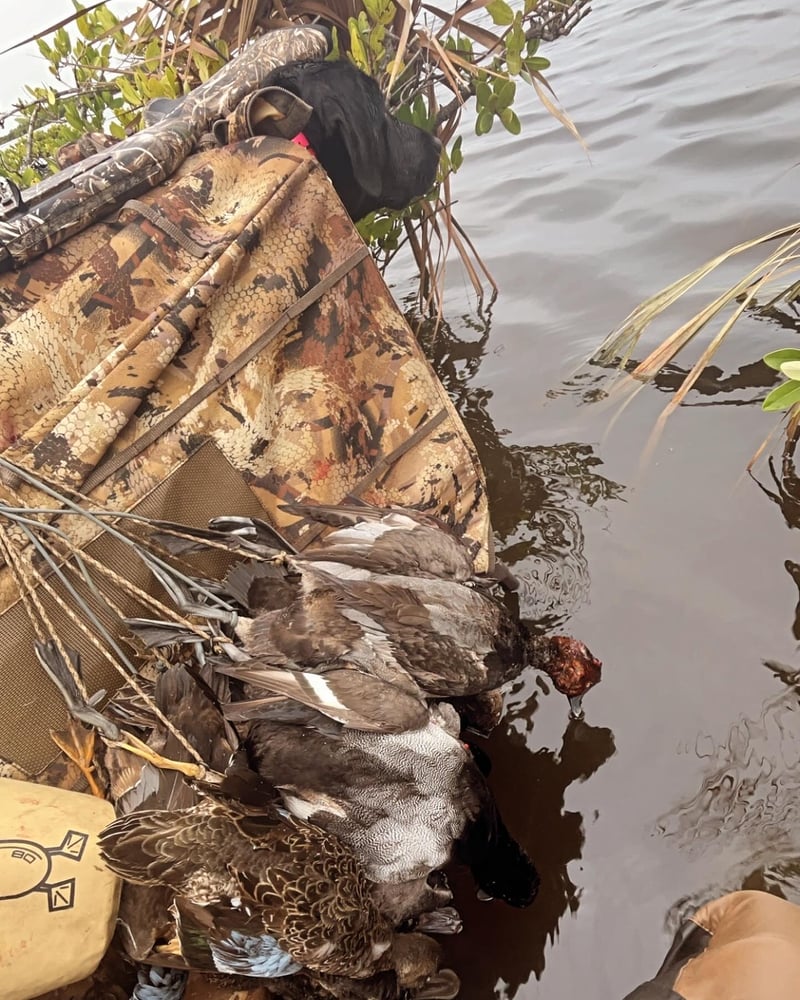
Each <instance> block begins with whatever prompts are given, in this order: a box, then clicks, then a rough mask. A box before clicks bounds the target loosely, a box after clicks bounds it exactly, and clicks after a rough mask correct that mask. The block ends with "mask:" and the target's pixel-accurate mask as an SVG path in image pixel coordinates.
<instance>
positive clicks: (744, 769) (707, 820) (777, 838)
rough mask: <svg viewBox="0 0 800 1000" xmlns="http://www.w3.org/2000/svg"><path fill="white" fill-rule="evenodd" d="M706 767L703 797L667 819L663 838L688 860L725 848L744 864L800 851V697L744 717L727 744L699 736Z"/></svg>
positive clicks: (789, 695)
mask: <svg viewBox="0 0 800 1000" xmlns="http://www.w3.org/2000/svg"><path fill="white" fill-rule="evenodd" d="M695 753H696V755H697V756H698V757H699V758H700V759H702V760H705V761H707V764H706V768H705V771H706V774H705V777H704V779H703V781H702V784H701V787H700V789H699V791H697V792H696V793H695V794H694V795H692V796H691V797H690V798H688V799H686V800H685V801H683V802H681V803H679V804H678V805H677V806H676V807H674V808H673V809H671V810H670V811H669V812H668V813H666V814H665V815H664V816H662V817H661V818H660V819H659V821H658V823H657V826H656V829H657V831H658V833H659V834H661V835H663V836H665V837H674V838H676V839H677V841H678V843H679V845H680V847H681V849H682V850H683V851H684V852H686V853H687V854H692V853H697V852H703V851H707V850H708V849H709V848H713V847H714V846H715V844H717V843H722V844H724V845H725V846H726V848H727V849H731V847H734V848H735V849H736V853H737V854H738V855H739V856H740V857H741V858H742V859H747V858H757V857H770V856H772V857H775V856H780V855H781V854H782V853H785V852H786V851H789V850H796V851H798V853H800V699H799V698H798V693H797V691H795V690H792V691H790V692H788V693H786V694H784V695H781V696H779V697H776V698H773V699H771V700H770V701H767V702H766V703H765V704H764V705H763V706H762V710H761V713H760V715H759V716H758V718H755V719H754V718H741V719H740V720H739V721H738V722H736V723H735V724H734V725H732V726H731V728H730V730H729V732H728V735H727V737H726V739H725V740H724V742H723V743H722V744H721V745H717V744H716V741H715V740H714V739H713V737H711V736H710V735H707V734H704V735H702V734H701V735H700V736H698V738H697V742H696V745H695Z"/></svg>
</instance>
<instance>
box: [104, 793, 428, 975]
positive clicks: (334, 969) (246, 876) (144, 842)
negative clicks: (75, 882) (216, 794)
mask: <svg viewBox="0 0 800 1000" xmlns="http://www.w3.org/2000/svg"><path fill="white" fill-rule="evenodd" d="M99 843H100V849H101V853H102V856H103V858H104V860H105V862H106V864H108V865H109V867H110V868H112V870H113V871H115V872H116V873H117V874H118V875H120V876H121V877H122V878H124V879H126V880H127V881H130V882H135V883H137V884H140V885H149V886H165V887H167V888H169V889H170V890H171V892H172V893H173V901H172V905H171V909H172V912H173V914H174V915H175V919H176V937H177V941H178V945H179V948H180V955H181V957H182V958H183V959H184V960H185V961H186V962H187V964H188V965H189V966H190V967H194V968H198V967H199V968H203V967H204V964H203V963H205V967H208V968H211V969H216V971H218V972H225V973H229V974H239V975H242V974H245V975H250V976H258V977H263V978H274V977H278V976H285V975H291V974H292V973H294V972H297V971H299V970H300V969H301V968H308V969H311V970H312V971H315V972H321V973H325V974H330V975H336V976H347V977H349V978H353V979H362V978H366V977H369V976H372V975H375V974H376V973H378V972H381V971H383V970H384V969H387V968H389V969H391V968H396V966H397V964H400V965H403V966H405V965H408V966H409V969H408V971H407V973H405V974H404V976H403V981H400V982H399V985H400V986H401V987H402V988H413V987H414V986H415V985H421V984H424V983H425V982H427V981H428V980H429V979H430V977H431V976H432V975H434V974H435V973H436V971H437V965H438V948H437V946H436V944H435V942H433V941H431V940H430V939H428V938H425V937H422V936H420V935H413V934H409V935H405V934H395V933H394V931H393V928H392V927H391V926H390V925H389V923H388V921H387V920H386V919H385V918H384V917H383V916H382V915H381V914H380V913H379V912H378V910H377V908H376V906H375V904H374V902H373V900H372V897H371V892H370V884H369V882H368V880H367V878H366V876H365V874H364V871H363V869H362V868H361V866H360V865H359V864H358V862H357V861H356V859H355V858H354V857H353V854H352V853H351V852H350V851H349V850H348V849H347V848H346V847H345V846H344V845H343V844H341V843H340V842H339V841H338V840H337V839H336V838H335V837H333V836H331V835H330V834H327V833H326V832H325V831H324V830H322V829H320V828H319V827H316V826H312V825H310V824H307V823H302V822H300V821H298V820H296V819H294V818H292V817H290V816H283V815H280V813H279V812H277V811H268V812H262V813H257V812H254V811H248V810H242V809H236V808H234V807H232V806H231V805H229V804H227V803H222V802H214V801H210V800H207V799H206V800H203V801H201V802H199V803H197V805H195V806H193V807H190V808H189V809H181V810H140V811H136V812H133V813H130V814H129V815H127V816H123V817H121V818H119V819H117V820H115V821H114V822H113V823H111V824H110V825H109V826H108V827H107V828H106V829H105V830H104V831H103V833H102V834H101V836H100V838H99ZM209 958H210V959H211V961H210V962H209V961H208V959H209ZM415 959H416V960H415Z"/></svg>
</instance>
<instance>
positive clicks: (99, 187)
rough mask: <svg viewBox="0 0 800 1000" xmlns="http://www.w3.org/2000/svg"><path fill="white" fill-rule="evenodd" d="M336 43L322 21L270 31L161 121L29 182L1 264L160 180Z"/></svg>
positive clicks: (0, 231) (2, 243) (29, 254)
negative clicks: (268, 89)
mask: <svg viewBox="0 0 800 1000" xmlns="http://www.w3.org/2000/svg"><path fill="white" fill-rule="evenodd" d="M329 44H330V38H329V36H328V34H327V32H325V31H323V30H321V29H319V28H312V27H297V28H279V29H276V30H274V31H270V32H269V33H268V34H266V35H264V36H263V37H262V38H260V39H258V40H257V41H256V42H254V43H253V44H252V45H251V46H249V47H248V48H247V49H245V51H244V52H242V53H241V54H240V55H239V56H237V58H236V59H234V60H232V61H231V62H230V63H228V65H227V66H225V67H224V68H223V69H222V70H220V72H219V73H216V74H215V75H214V76H213V77H211V79H210V80H208V82H207V83H205V84H203V85H202V86H200V87H198V88H197V89H196V90H194V91H192V93H190V94H188V95H187V96H186V97H185V98H184V100H183V101H182V102H181V103H180V105H179V106H178V107H176V108H175V110H174V111H172V112H171V113H170V114H169V115H167V116H166V117H165V118H163V119H162V120H161V121H159V122H157V123H156V124H154V125H151V126H150V127H149V128H147V129H144V130H143V131H141V132H139V133H137V134H136V135H132V136H129V137H128V138H127V139H123V140H122V141H121V142H119V143H117V144H115V145H114V146H112V147H111V148H110V149H106V150H102V151H101V152H99V153H97V154H96V155H94V156H89V157H87V158H86V159H83V160H81V161H79V162H78V163H76V164H74V165H72V166H70V167H67V168H66V169H65V170H61V171H60V172H59V173H57V174H54V175H53V176H52V177H48V178H46V179H45V180H43V181H42V182H41V183H39V184H37V185H35V186H34V187H32V188H29V189H28V190H27V191H25V193H24V205H23V209H22V210H21V211H18V212H15V213H13V214H12V215H6V216H5V217H3V218H0V270H7V269H9V268H10V267H21V266H23V265H24V264H26V263H27V262H28V261H30V260H32V259H33V258H34V257H36V256H38V255H39V254H41V253H43V252H44V251H45V250H47V249H49V248H51V247H54V246H56V245H57V244H59V243H61V242H63V241H64V240H65V239H67V238H68V237H69V236H70V235H72V234H73V233H76V232H79V231H81V230H82V229H85V228H86V226H87V225H89V224H90V223H92V222H95V221H97V220H98V219H100V218H102V217H103V216H105V215H107V214H108V213H109V212H111V211H113V210H114V209H116V208H119V206H120V205H121V204H123V202H125V201H127V200H128V199H130V198H135V197H137V196H138V195H139V194H141V193H142V192H144V191H147V190H149V189H150V188H152V187H154V186H155V185H157V184H160V183H161V182H162V181H163V180H164V179H165V178H167V177H170V176H171V175H172V174H173V173H174V171H175V170H176V169H177V168H178V166H180V164H181V163H182V162H183V161H184V160H185V159H186V157H187V156H188V155H189V153H190V152H192V150H193V149H195V148H196V146H197V143H198V141H199V140H200V139H201V138H202V137H203V136H204V135H205V134H207V133H208V132H210V130H211V127H212V125H213V124H214V123H215V122H216V121H217V120H218V119H221V118H225V117H226V116H227V115H228V114H230V113H231V112H232V111H233V110H234V109H235V108H236V107H237V105H238V104H239V103H240V102H241V101H242V100H243V99H244V98H245V97H247V96H248V95H249V94H251V93H252V92H253V91H255V90H258V88H259V85H260V83H261V81H262V80H263V79H264V78H265V77H266V76H267V74H268V73H269V72H270V71H271V70H273V69H275V68H276V67H277V66H281V65H283V64H284V63H286V62H289V61H291V60H294V59H315V58H322V57H324V56H325V54H326V53H327V51H328V47H329Z"/></svg>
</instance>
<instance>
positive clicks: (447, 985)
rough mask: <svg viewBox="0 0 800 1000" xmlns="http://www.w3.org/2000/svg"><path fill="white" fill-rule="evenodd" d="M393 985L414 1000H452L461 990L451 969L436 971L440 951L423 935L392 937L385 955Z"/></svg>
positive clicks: (398, 935) (432, 941)
mask: <svg viewBox="0 0 800 1000" xmlns="http://www.w3.org/2000/svg"><path fill="white" fill-rule="evenodd" d="M388 959H389V964H390V966H391V968H392V969H393V970H394V973H395V975H396V976H397V985H398V987H400V989H401V990H405V991H407V995H409V996H410V997H413V998H414V1000H453V998H454V997H457V996H458V991H459V989H460V987H461V983H460V981H459V978H458V976H457V975H456V974H455V973H454V972H453V971H452V970H451V969H440V968H439V962H440V960H441V948H440V947H439V945H438V944H437V942H436V941H434V940H433V938H430V937H428V936H427V935H426V934H395V936H394V941H393V943H392V947H391V949H390V951H389V953H388Z"/></svg>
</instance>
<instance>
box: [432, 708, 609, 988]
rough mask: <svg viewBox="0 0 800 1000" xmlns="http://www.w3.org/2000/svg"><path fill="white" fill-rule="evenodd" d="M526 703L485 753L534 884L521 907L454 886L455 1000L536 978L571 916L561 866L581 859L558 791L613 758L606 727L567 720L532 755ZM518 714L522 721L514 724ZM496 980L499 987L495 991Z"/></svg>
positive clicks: (579, 837) (575, 817) (573, 893)
mask: <svg viewBox="0 0 800 1000" xmlns="http://www.w3.org/2000/svg"><path fill="white" fill-rule="evenodd" d="M533 707H534V706H532V705H530V704H529V705H528V706H526V708H525V709H524V710H523V711H522V712H518V713H515V714H514V715H513V716H510V717H509V720H508V722H509V725H507V726H504V727H502V728H501V731H500V732H498V733H497V734H495V735H494V736H493V737H492V738H491V740H489V741H488V750H489V754H490V756H491V759H492V763H493V771H492V774H491V776H490V783H492V784H493V786H494V785H495V784H496V783H497V784H499V783H500V782H499V781H496V780H495V779H498V778H499V779H500V780H501V781H502V785H503V787H501V788H498V789H497V793H498V799H499V802H500V806H501V809H502V812H503V816H504V819H505V820H506V822H507V824H508V826H509V829H511V830H513V831H514V835H515V836H516V837H517V838H518V839H519V841H520V843H522V844H523V845H524V846H525V849H526V850H527V851H528V852H529V853H530V855H531V857H532V858H533V859H534V861H535V862H536V867H537V868H538V869H539V873H540V875H541V878H542V883H541V887H540V889H539V895H538V896H537V898H536V901H535V903H534V904H533V906H531V907H530V908H529V909H527V910H513V909H511V907H508V906H505V905H504V904H502V903H498V902H493V903H490V904H486V903H478V902H477V901H476V900H475V898H474V893H470V891H469V887H468V885H466V884H464V885H461V884H459V885H457V887H456V891H457V897H456V898H457V900H458V902H459V910H460V911H461V912H462V915H463V917H464V923H465V931H464V933H463V934H462V935H461V937H460V938H456V939H453V940H452V941H451V942H448V955H447V958H448V962H451V963H455V967H456V968H459V969H464V968H468V969H469V970H470V973H469V978H468V979H466V980H465V982H464V986H463V989H462V992H461V993H460V994H459V996H460V998H461V1000H485V998H486V997H490V996H493V995H496V996H498V997H504V998H505V997H508V998H511V997H514V996H515V995H516V993H517V991H518V990H519V988H520V986H522V985H523V984H524V983H526V982H528V980H529V979H531V977H532V976H535V978H536V979H539V978H540V977H541V975H542V973H543V971H544V968H545V960H546V949H547V947H548V946H549V945H550V944H551V943H552V942H553V941H555V940H556V939H557V937H558V931H559V924H560V922H561V919H562V917H563V916H564V915H565V914H566V913H567V912H570V913H575V912H576V911H577V909H578V906H579V903H580V896H581V889H580V886H579V885H576V884H575V882H574V881H573V878H572V876H571V874H570V872H569V871H568V866H569V865H571V864H572V863H573V862H576V861H579V860H580V858H581V855H582V849H583V844H584V821H583V817H582V816H581V814H580V813H578V812H571V811H570V810H568V809H566V808H565V805H564V800H565V794H566V791H567V789H568V788H569V786H570V785H571V784H572V783H573V782H582V781H586V780H587V778H590V777H591V776H592V775H593V774H594V773H595V772H596V771H597V770H598V768H600V767H601V766H602V765H603V764H604V763H605V762H606V761H607V760H609V758H610V757H612V756H613V754H614V752H615V746H614V736H613V734H612V732H611V730H609V729H605V728H602V727H596V726H591V725H589V724H588V723H587V722H585V721H582V720H571V721H570V722H569V723H568V725H567V728H566V730H565V732H564V735H563V738H562V741H561V747H560V749H559V750H557V751H555V752H554V751H552V750H548V749H540V750H537V751H535V752H532V751H531V750H530V748H529V746H528V739H529V721H528V720H529V716H530V715H531V714H532V710H533ZM523 717H525V721H526V722H528V724H526V725H524V726H518V725H517V724H516V723H517V722H518V721H519V720H521V719H523ZM512 775H513V778H510V777H509V776H512ZM489 910H491V912H489ZM476 925H478V926H479V928H480V931H479V934H477V933H475V932H476V931H477V930H478V927H477V926H476ZM476 940H479V941H480V948H481V949H482V952H483V954H485V955H486V956H491V960H490V961H486V962H482V963H480V964H477V965H476V963H475V961H474V955H472V954H471V952H472V949H474V948H475V944H476ZM498 980H500V982H501V983H502V986H501V987H499V989H498V992H497V993H495V992H494V990H495V984H496V983H497V982H498Z"/></svg>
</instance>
